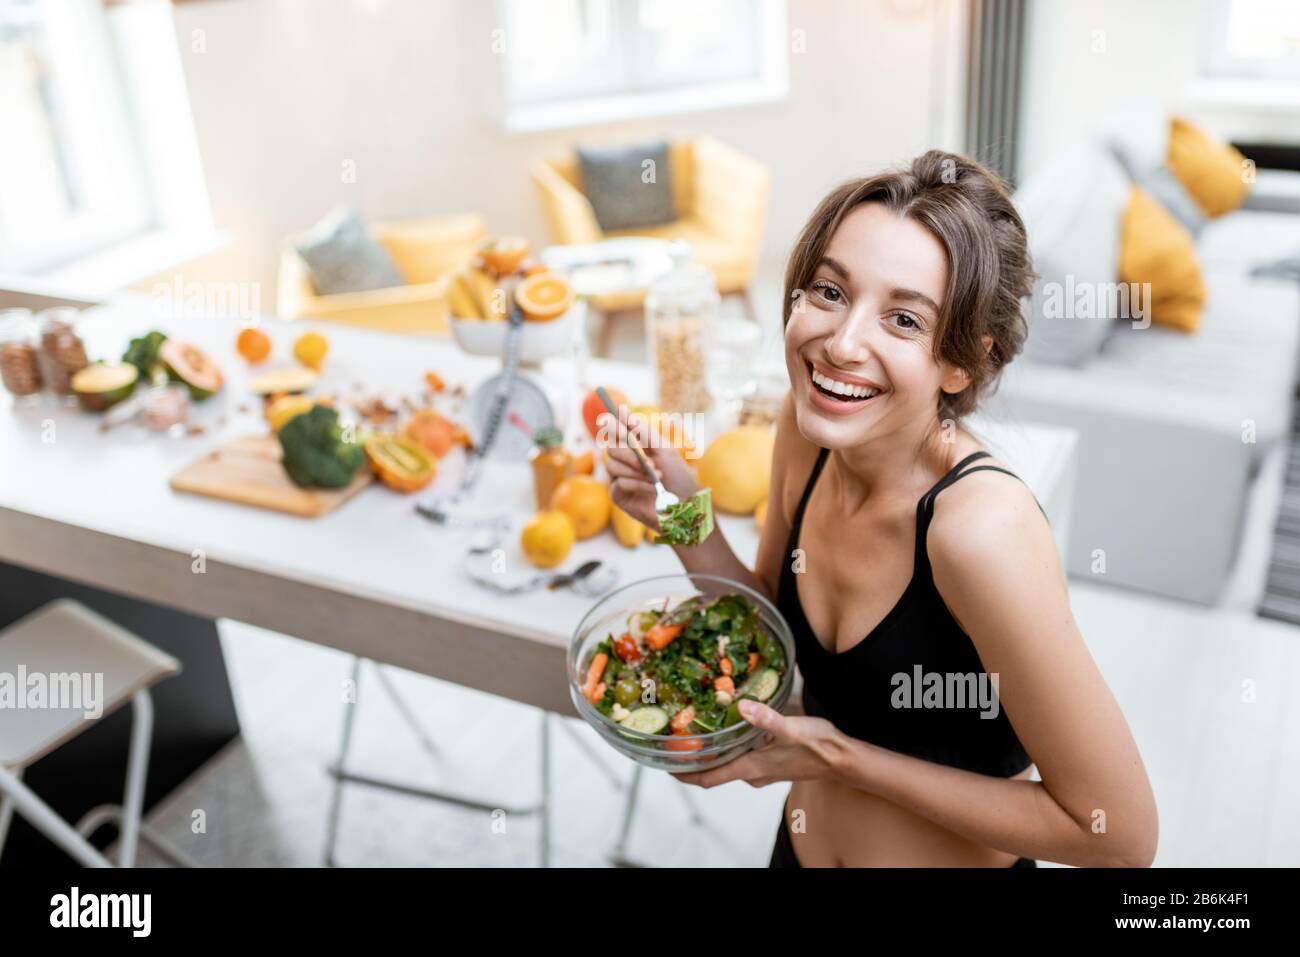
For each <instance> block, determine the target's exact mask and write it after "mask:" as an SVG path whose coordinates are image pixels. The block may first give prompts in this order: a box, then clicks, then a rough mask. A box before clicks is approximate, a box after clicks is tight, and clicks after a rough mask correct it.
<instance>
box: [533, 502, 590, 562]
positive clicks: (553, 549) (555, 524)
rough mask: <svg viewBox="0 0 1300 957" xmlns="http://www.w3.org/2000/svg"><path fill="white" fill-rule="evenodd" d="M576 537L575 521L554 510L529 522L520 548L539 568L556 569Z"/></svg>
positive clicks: (540, 514)
mask: <svg viewBox="0 0 1300 957" xmlns="http://www.w3.org/2000/svg"><path fill="white" fill-rule="evenodd" d="M575 537H576V533H575V531H574V528H573V519H571V518H569V516H568V515H566V514H565V513H564V512H560V511H556V510H554V509H552V510H550V511H546V512H538V513H537V514H536V515H534V516H533V517H532V519H530V520H529V522H528V524H527V525H525V526H524V530H523V532H522V533H521V534H520V536H519V547H520V549H522V550H523V553H524V557H525V558H526V559H528V560H529V561H530V562H532V563H533V564H534V565H536V566H537V567H538V568H554V567H555V566H556V565H558V564H560V562H562V561H564V559H565V556H567V555H568V554H569V550H570V549H572V548H573V542H574V539H575Z"/></svg>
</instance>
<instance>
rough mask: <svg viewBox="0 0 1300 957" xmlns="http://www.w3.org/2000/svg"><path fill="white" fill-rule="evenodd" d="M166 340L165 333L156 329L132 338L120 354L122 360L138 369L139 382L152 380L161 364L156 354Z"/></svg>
mask: <svg viewBox="0 0 1300 957" xmlns="http://www.w3.org/2000/svg"><path fill="white" fill-rule="evenodd" d="M166 341H167V334H166V333H163V332H159V331H158V330H156V329H155V330H154V331H153V332H149V333H146V334H145V335H143V336H139V337H137V338H135V339H132V340H131V342H130V344H129V345H128V346H127V347H126V352H125V353H123V355H122V361H123V362H129V363H131V365H133V366H135V367H136V369H138V370H139V372H140V381H141V382H153V381H154V380H155V373H156V372H159V371H160V367H161V366H162V362H161V360H160V359H159V357H158V354H159V351H160V350H161V349H162V344H163V343H164V342H166Z"/></svg>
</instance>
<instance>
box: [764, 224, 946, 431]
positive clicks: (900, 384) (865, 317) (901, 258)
mask: <svg viewBox="0 0 1300 957" xmlns="http://www.w3.org/2000/svg"><path fill="white" fill-rule="evenodd" d="M947 286H948V259H947V255H946V254H945V253H944V249H943V246H942V245H941V244H940V242H939V240H937V239H936V238H935V237H934V236H933V235H932V234H931V233H930V232H929V231H928V230H927V229H926V228H925V227H923V226H921V225H920V224H919V223H917V222H915V221H913V220H911V219H908V218H905V217H901V216H899V215H897V214H896V213H894V212H892V211H891V210H889V209H887V208H886V207H884V206H883V205H881V204H880V203H864V204H862V205H860V206H857V207H855V208H854V209H853V210H851V211H850V212H849V213H848V215H846V216H845V217H844V219H843V220H842V221H841V222H840V225H839V228H838V229H837V230H836V231H835V234H834V235H833V236H832V237H831V241H830V243H829V245H828V246H827V248H826V254H825V256H824V257H823V259H822V261H821V262H820V263H818V265H817V268H816V271H815V272H814V273H813V278H812V281H811V282H810V283H809V288H807V289H805V290H803V295H802V297H801V298H800V299H799V300H796V302H795V306H794V309H793V310H792V312H791V315H790V321H789V322H788V324H787V325H786V329H785V357H786V366H787V367H788V369H789V372H790V383H791V386H792V391H793V395H794V408H795V417H796V421H797V423H798V426H799V431H800V432H801V433H803V435H804V437H805V438H807V439H808V440H809V441H810V442H813V443H815V444H817V445H820V446H822V447H823V448H829V449H842V448H850V447H853V446H856V445H860V444H862V443H863V442H865V441H868V440H870V439H873V438H878V437H880V436H883V435H886V434H889V433H891V432H894V431H896V430H899V429H903V428H906V427H908V426H911V425H914V424H915V423H917V421H918V420H921V421H924V422H927V423H929V422H932V421H933V420H934V417H935V409H936V404H937V402H938V397H939V392H940V391H941V390H942V391H947V392H959V391H961V390H962V389H963V388H965V386H966V384H967V382H968V381H969V380H968V379H967V377H966V374H965V373H964V372H962V371H961V370H958V369H956V368H955V367H952V366H949V365H947V364H946V363H944V364H941V363H939V362H938V361H936V360H935V358H934V356H933V354H932V352H931V349H932V345H933V336H934V331H935V327H936V324H937V323H938V321H939V308H940V307H941V306H942V305H943V296H944V291H945V290H946V289H947Z"/></svg>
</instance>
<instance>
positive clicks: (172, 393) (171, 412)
mask: <svg viewBox="0 0 1300 957" xmlns="http://www.w3.org/2000/svg"><path fill="white" fill-rule="evenodd" d="M189 416H190V392H189V389H187V388H185V387H184V386H182V385H159V386H154V387H153V388H152V389H150V390H149V391H148V392H146V393H145V396H144V410H143V418H144V424H145V425H147V426H148V427H149V428H151V429H153V430H154V431H155V432H172V433H173V434H175V433H177V432H179V431H180V430H181V427H182V426H184V425H185V423H186V421H188V419H189Z"/></svg>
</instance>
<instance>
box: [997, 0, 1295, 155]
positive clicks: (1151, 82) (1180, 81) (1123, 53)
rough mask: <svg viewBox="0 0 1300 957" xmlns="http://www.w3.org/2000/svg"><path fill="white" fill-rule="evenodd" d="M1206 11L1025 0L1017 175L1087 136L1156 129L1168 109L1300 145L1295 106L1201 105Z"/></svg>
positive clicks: (1237, 132) (1112, 1)
mask: <svg viewBox="0 0 1300 957" xmlns="http://www.w3.org/2000/svg"><path fill="white" fill-rule="evenodd" d="M1205 14H1206V8H1205V4H1204V3H1203V2H1202V0H1030V2H1029V4H1028V24H1027V31H1028V33H1027V46H1026V62H1025V71H1024V74H1023V80H1022V82H1023V86H1022V89H1023V91H1024V93H1023V97H1024V99H1023V100H1022V104H1021V105H1022V111H1021V126H1022V137H1021V141H1020V171H1021V176H1022V177H1023V176H1024V175H1026V174H1028V173H1032V171H1033V170H1034V168H1035V167H1037V166H1038V165H1040V164H1041V163H1043V162H1044V161H1045V160H1047V159H1048V158H1049V157H1051V156H1052V155H1053V154H1055V153H1057V152H1060V151H1066V150H1070V149H1072V148H1076V147H1077V146H1078V145H1079V144H1080V143H1081V142H1082V141H1083V140H1084V139H1085V138H1086V137H1087V136H1088V135H1089V134H1090V133H1091V132H1092V131H1094V130H1097V129H1103V128H1104V129H1110V128H1111V127H1112V126H1114V125H1115V124H1119V125H1128V124H1132V123H1149V124H1151V125H1155V124H1156V122H1158V120H1159V119H1160V118H1163V117H1165V116H1167V115H1168V114H1169V113H1171V112H1175V111H1176V112H1179V113H1181V114H1182V115H1185V116H1187V117H1188V118H1189V119H1191V120H1192V121H1194V122H1196V123H1199V124H1202V125H1204V126H1205V128H1206V129H1208V130H1210V131H1212V132H1213V133H1215V134H1216V135H1218V136H1221V137H1223V138H1225V139H1241V140H1251V139H1268V140H1283V141H1292V142H1300V112H1297V111H1298V110H1300V102H1298V103H1295V104H1293V105H1292V107H1291V109H1290V111H1275V110H1269V109H1265V108H1263V107H1262V106H1261V105H1259V104H1258V103H1255V104H1253V105H1252V104H1250V103H1249V94H1243V95H1244V96H1246V98H1247V102H1246V103H1231V104H1223V103H1220V104H1217V105H1214V104H1211V103H1210V102H1209V101H1208V99H1207V96H1206V93H1207V84H1206V83H1205V81H1204V79H1203V78H1202V77H1201V75H1200V60H1201V43H1202V40H1203V37H1202V32H1203V31H1202V23H1203V21H1204V19H1205V18H1206V17H1205ZM1130 132H1134V131H1132V130H1130ZM1137 132H1139V133H1145V132H1148V131H1145V130H1143V131H1137Z"/></svg>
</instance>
